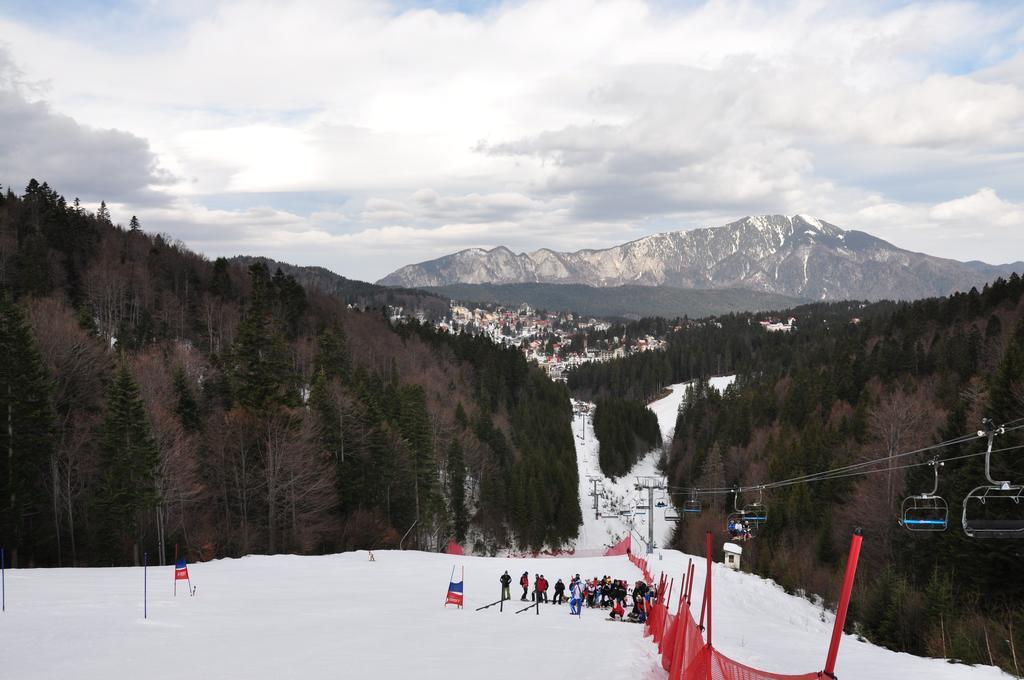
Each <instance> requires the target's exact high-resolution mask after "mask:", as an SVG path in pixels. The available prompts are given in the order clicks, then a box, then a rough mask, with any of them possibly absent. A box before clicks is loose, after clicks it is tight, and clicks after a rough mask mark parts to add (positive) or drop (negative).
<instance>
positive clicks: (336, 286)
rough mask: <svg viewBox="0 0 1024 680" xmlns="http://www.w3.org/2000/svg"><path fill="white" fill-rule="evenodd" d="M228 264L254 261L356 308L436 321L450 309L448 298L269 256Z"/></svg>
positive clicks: (245, 257) (243, 257)
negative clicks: (401, 311) (397, 309)
mask: <svg viewBox="0 0 1024 680" xmlns="http://www.w3.org/2000/svg"><path fill="white" fill-rule="evenodd" d="M229 262H230V263H231V264H238V265H241V266H242V267H249V266H251V265H253V264H256V263H257V262H262V263H263V264H264V265H266V267H267V269H270V270H277V269H280V270H281V271H282V272H283V273H285V274H287V275H288V276H291V277H292V278H294V279H295V280H296V281H298V282H299V283H300V284H302V287H303V288H305V289H306V290H307V291H310V292H312V291H316V292H318V293H323V294H324V295H330V296H331V297H336V298H339V299H341V300H344V301H345V302H346V303H348V304H350V305H354V306H357V307H383V306H384V305H391V306H393V307H402V308H403V309H404V310H405V311H406V312H408V313H410V314H412V313H415V312H420V313H422V314H423V315H424V316H425V317H426V318H428V319H439V318H441V317H443V316H444V315H445V314H447V313H448V310H449V300H448V298H447V297H443V296H441V295H437V294H436V293H428V292H425V291H422V290H415V289H410V288H390V287H387V286H378V285H376V284H373V283H367V282H365V281H356V280H355V279H349V278H346V277H344V276H341V275H340V274H335V273H334V272H332V271H331V270H329V269H325V268H323V267H302V266H299V265H294V264H288V263H287V262H280V261H278V260H272V259H270V258H268V257H252V256H248V255H238V256H236V257H232V258H230V260H229Z"/></svg>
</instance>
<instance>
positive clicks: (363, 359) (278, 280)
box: [0, 180, 579, 566]
mask: <svg viewBox="0 0 1024 680" xmlns="http://www.w3.org/2000/svg"><path fill="white" fill-rule="evenodd" d="M141 226H142V225H140V224H139V223H138V220H136V219H135V218H134V217H133V218H132V219H131V221H130V224H129V226H128V227H127V228H124V227H121V226H120V225H117V224H115V223H114V222H113V221H112V218H111V215H110V214H109V211H108V210H107V208H106V206H105V205H103V206H101V207H100V209H99V211H97V212H96V213H92V212H90V211H88V210H85V209H83V208H81V207H80V206H79V205H78V202H77V201H74V202H72V203H70V204H69V203H67V202H66V201H65V199H64V198H63V197H61V196H60V195H58V194H57V193H56V192H55V191H54V190H52V189H51V188H49V187H48V186H47V185H46V184H39V183H37V182H36V181H34V180H33V181H32V182H30V183H29V185H28V187H27V188H26V190H25V192H24V194H23V195H20V196H19V195H16V194H15V193H14V192H12V191H10V190H8V191H7V192H6V193H2V194H0V288H2V290H0V413H3V414H4V418H5V424H4V427H2V428H0V450H2V451H3V452H4V461H3V464H2V465H0V499H2V501H0V503H2V511H0V546H3V547H5V548H6V549H7V551H8V555H9V564H11V563H13V564H14V565H15V566H29V565H87V564H95V565H105V564H131V563H137V562H138V560H139V558H140V555H141V552H142V551H143V550H145V551H148V552H149V553H150V554H151V557H152V558H153V561H158V562H160V563H165V562H166V561H167V560H169V559H171V556H172V552H173V550H174V546H175V545H180V546H181V549H182V550H184V551H185V552H186V553H188V554H189V555H190V556H191V557H192V558H193V559H208V558H212V557H220V556H234V555H242V554H246V553H251V552H280V551H289V552H321V551H328V550H342V549H351V548H359V547H363V548H371V547H382V546H392V545H395V546H397V545H399V544H400V543H401V544H402V545H404V546H405V547H418V548H422V549H427V550H430V549H436V548H437V547H438V546H440V545H443V543H444V542H445V541H446V540H447V538H448V537H449V536H455V537H457V538H458V539H459V540H462V539H465V538H467V537H468V540H470V541H471V542H476V544H477V547H478V549H480V550H494V549H496V548H497V547H499V546H505V545H507V544H509V543H512V544H515V545H519V546H522V547H530V548H540V547H542V546H543V545H550V546H558V545H560V544H561V543H563V542H564V541H566V540H568V539H570V538H572V537H574V536H575V535H576V531H577V527H578V524H579V503H578V499H577V496H576V488H577V483H576V467H575V463H574V451H573V444H572V433H571V425H570V422H571V420H570V419H571V408H570V404H569V399H568V394H567V393H566V391H565V389H564V388H563V387H561V386H558V385H554V384H553V383H551V382H550V381H548V380H547V379H546V378H545V377H544V376H543V375H542V374H541V373H540V372H539V370H538V369H536V368H532V367H530V366H528V365H527V363H526V362H525V360H524V359H523V358H522V357H521V355H519V354H518V353H516V352H514V351H509V350H502V349H500V348H498V347H496V346H493V345H491V344H489V343H486V342H484V341H478V340H473V339H465V338H459V337H451V336H446V335H442V334H438V333H434V332H433V331H430V330H429V329H426V328H421V327H418V326H410V327H395V328H393V327H392V326H391V325H390V324H389V323H388V321H387V319H386V318H385V317H384V316H383V315H382V314H381V312H380V311H379V310H374V309H369V310H368V311H366V312H359V311H352V310H349V309H347V308H346V304H345V303H344V301H343V300H340V299H338V298H336V297H333V296H330V295H326V294H323V293H320V292H316V291H309V290H306V289H304V288H303V286H302V285H300V284H299V283H298V282H296V280H295V279H293V278H292V277H290V276H288V275H286V274H285V273H283V272H282V271H280V270H278V271H270V270H269V269H268V268H267V267H266V266H265V265H263V264H262V263H259V262H257V263H254V264H253V265H252V266H250V267H248V269H245V268H243V267H240V266H234V265H232V264H230V263H229V262H228V261H227V260H224V259H218V260H216V261H215V262H210V261H207V260H206V259H204V258H203V257H201V256H199V255H196V254H194V253H192V252H189V251H188V250H187V249H186V248H185V247H184V246H183V245H182V244H180V243H174V242H171V241H169V240H168V239H167V238H165V237H163V236H159V235H150V234H147V233H145V232H144V231H143V230H142V228H141Z"/></svg>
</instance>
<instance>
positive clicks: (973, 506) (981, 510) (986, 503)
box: [961, 418, 1024, 538]
mask: <svg viewBox="0 0 1024 680" xmlns="http://www.w3.org/2000/svg"><path fill="white" fill-rule="evenodd" d="M983 422H984V425H985V429H984V430H982V431H979V432H978V436H979V437H988V449H987V450H986V451H985V477H986V478H987V479H988V481H989V483H988V484H983V485H982V486H979V487H976V488H974V489H972V490H971V492H970V493H968V494H967V496H965V497H964V504H963V515H962V516H961V523H962V524H963V528H964V533H965V534H967V535H968V536H970V537H971V538H1024V486H1022V485H1020V484H1014V483H1012V482H1011V481H1009V480H1003V481H999V480H995V479H992V467H991V458H992V440H993V439H995V436H996V435H997V434H1003V433H1004V432H1005V431H1006V428H1005V427H999V428H996V427H994V426H993V424H992V421H991V420H989V419H987V418H986V419H985V420H984V421H983Z"/></svg>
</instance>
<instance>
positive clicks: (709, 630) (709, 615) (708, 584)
mask: <svg viewBox="0 0 1024 680" xmlns="http://www.w3.org/2000/svg"><path fill="white" fill-rule="evenodd" d="M707 552H708V576H707V578H708V582H707V585H706V587H707V591H708V647H710V646H711V532H710V531H709V532H708V537H707Z"/></svg>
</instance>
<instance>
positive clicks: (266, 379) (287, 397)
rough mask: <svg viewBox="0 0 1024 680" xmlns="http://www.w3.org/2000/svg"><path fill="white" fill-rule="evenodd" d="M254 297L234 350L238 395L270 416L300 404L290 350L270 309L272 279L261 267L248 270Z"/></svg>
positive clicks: (245, 403)
mask: <svg viewBox="0 0 1024 680" xmlns="http://www.w3.org/2000/svg"><path fill="white" fill-rule="evenodd" d="M249 272H250V276H251V277H252V284H253V297H252V302H251V304H250V305H249V309H248V310H247V312H246V317H245V320H243V321H242V323H241V325H239V327H238V336H237V338H236V340H235V345H234V347H232V349H231V356H232V371H231V373H232V378H233V383H234V384H233V387H234V391H235V395H236V396H237V397H238V401H239V402H241V403H242V405H243V406H245V407H247V408H249V409H250V410H252V411H256V412H260V413H267V412H269V411H270V410H273V409H274V408H276V407H279V406H294V405H296V403H297V401H298V395H297V393H296V390H295V385H294V379H295V376H294V375H293V374H292V372H291V367H290V365H289V361H288V347H287V344H286V343H285V340H284V337H283V335H282V334H281V331H280V328H279V325H278V324H277V323H276V321H275V320H274V318H273V317H272V315H271V314H270V309H269V307H268V300H269V297H270V294H271V291H270V290H269V287H270V286H269V278H268V276H267V269H266V266H264V265H263V264H262V263H257V264H254V265H253V266H252V267H250V268H249Z"/></svg>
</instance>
